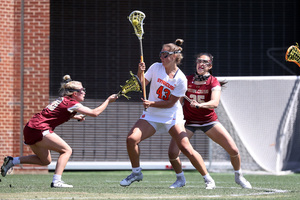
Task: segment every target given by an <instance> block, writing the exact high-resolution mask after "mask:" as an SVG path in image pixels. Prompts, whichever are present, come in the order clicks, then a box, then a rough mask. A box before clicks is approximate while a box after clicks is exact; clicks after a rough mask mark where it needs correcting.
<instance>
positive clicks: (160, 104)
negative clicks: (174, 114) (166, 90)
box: [142, 95, 180, 108]
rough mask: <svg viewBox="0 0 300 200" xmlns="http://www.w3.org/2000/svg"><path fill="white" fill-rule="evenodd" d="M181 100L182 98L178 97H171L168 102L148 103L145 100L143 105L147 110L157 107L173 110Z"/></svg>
mask: <svg viewBox="0 0 300 200" xmlns="http://www.w3.org/2000/svg"><path fill="white" fill-rule="evenodd" d="M179 99H180V97H176V96H173V95H171V96H170V98H169V99H168V100H166V101H148V100H144V99H142V100H143V104H144V107H145V108H149V107H156V108H171V107H173V106H174V105H175V103H176V102H177V101H178V100H179Z"/></svg>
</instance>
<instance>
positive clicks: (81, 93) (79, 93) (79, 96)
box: [73, 85, 85, 102]
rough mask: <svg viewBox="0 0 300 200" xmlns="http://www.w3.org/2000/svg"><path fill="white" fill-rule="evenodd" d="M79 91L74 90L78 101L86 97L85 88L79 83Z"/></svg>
mask: <svg viewBox="0 0 300 200" xmlns="http://www.w3.org/2000/svg"><path fill="white" fill-rule="evenodd" d="M77 90H78V91H76V92H74V94H73V96H74V98H75V99H76V101H78V102H82V101H84V97H85V88H84V87H82V85H79V86H78V88H77Z"/></svg>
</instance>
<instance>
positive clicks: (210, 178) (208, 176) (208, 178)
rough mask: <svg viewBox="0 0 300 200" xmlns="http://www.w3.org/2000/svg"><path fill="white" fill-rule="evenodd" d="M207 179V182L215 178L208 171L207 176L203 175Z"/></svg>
mask: <svg viewBox="0 0 300 200" xmlns="http://www.w3.org/2000/svg"><path fill="white" fill-rule="evenodd" d="M202 177H203V178H204V180H205V182H207V181H213V180H214V179H213V178H212V177H211V176H210V175H209V173H207V174H206V175H205V176H202Z"/></svg>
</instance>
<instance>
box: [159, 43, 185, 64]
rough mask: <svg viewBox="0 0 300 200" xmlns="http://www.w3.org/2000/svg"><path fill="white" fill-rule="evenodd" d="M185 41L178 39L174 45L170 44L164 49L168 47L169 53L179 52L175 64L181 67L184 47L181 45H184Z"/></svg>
mask: <svg viewBox="0 0 300 200" xmlns="http://www.w3.org/2000/svg"><path fill="white" fill-rule="evenodd" d="M183 42H184V41H183V39H176V40H175V42H174V43H168V44H164V45H163V48H164V47H167V48H169V51H173V52H177V53H176V54H175V55H176V59H175V62H176V64H177V65H180V64H181V61H182V59H183V55H182V53H181V52H182V50H183V49H182V47H181V45H182V44H183Z"/></svg>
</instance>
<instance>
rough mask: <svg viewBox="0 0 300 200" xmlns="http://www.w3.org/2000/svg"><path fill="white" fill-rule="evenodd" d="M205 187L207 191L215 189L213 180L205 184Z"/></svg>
mask: <svg viewBox="0 0 300 200" xmlns="http://www.w3.org/2000/svg"><path fill="white" fill-rule="evenodd" d="M205 185H206V187H205V189H207V190H212V189H215V188H216V184H215V181H214V180H211V181H207V182H205Z"/></svg>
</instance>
